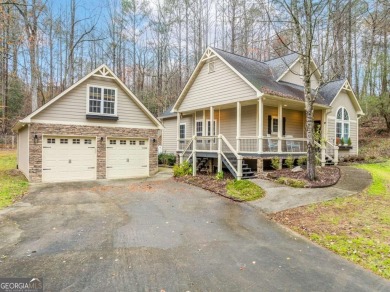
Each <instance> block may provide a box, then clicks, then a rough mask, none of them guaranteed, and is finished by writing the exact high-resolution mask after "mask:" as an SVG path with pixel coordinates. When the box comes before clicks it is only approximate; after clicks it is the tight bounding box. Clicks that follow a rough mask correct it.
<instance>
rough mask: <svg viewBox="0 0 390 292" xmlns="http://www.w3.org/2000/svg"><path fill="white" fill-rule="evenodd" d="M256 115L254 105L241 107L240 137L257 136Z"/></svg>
mask: <svg viewBox="0 0 390 292" xmlns="http://www.w3.org/2000/svg"><path fill="white" fill-rule="evenodd" d="M256 115H257V106H256V105H248V106H243V107H241V136H257V133H256V128H257V126H256V123H257V118H256Z"/></svg>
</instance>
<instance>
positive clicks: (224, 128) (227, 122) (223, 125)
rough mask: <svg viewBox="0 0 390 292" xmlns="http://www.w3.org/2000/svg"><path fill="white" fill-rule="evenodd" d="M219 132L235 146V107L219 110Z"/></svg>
mask: <svg viewBox="0 0 390 292" xmlns="http://www.w3.org/2000/svg"><path fill="white" fill-rule="evenodd" d="M220 134H222V135H224V136H225V138H226V139H227V140H228V141H229V143H230V144H231V145H232V146H233V147H234V148H236V137H237V109H236V108H230V109H224V110H221V115H220Z"/></svg>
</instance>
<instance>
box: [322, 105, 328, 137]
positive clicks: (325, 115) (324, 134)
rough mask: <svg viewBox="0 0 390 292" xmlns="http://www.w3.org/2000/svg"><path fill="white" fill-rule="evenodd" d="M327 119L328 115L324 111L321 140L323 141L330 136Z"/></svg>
mask: <svg viewBox="0 0 390 292" xmlns="http://www.w3.org/2000/svg"><path fill="white" fill-rule="evenodd" d="M326 119H327V114H326V110H325V109H323V110H322V117H321V138H322V139H323V140H326V137H327V136H328V133H327V127H326Z"/></svg>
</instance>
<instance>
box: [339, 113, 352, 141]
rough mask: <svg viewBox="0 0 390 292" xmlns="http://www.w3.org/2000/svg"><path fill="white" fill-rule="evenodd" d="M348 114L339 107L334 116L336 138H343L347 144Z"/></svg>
mask: <svg viewBox="0 0 390 292" xmlns="http://www.w3.org/2000/svg"><path fill="white" fill-rule="evenodd" d="M349 129H350V127H349V114H348V111H347V110H346V109H345V108H344V107H341V108H339V110H338V111H337V116H336V138H339V139H341V138H344V141H345V142H347V140H348V138H349Z"/></svg>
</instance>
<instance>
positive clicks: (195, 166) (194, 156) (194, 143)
mask: <svg viewBox="0 0 390 292" xmlns="http://www.w3.org/2000/svg"><path fill="white" fill-rule="evenodd" d="M192 139H193V141H192V175H193V176H195V175H196V168H197V165H196V162H197V161H196V137H195V136H194V137H192Z"/></svg>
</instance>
